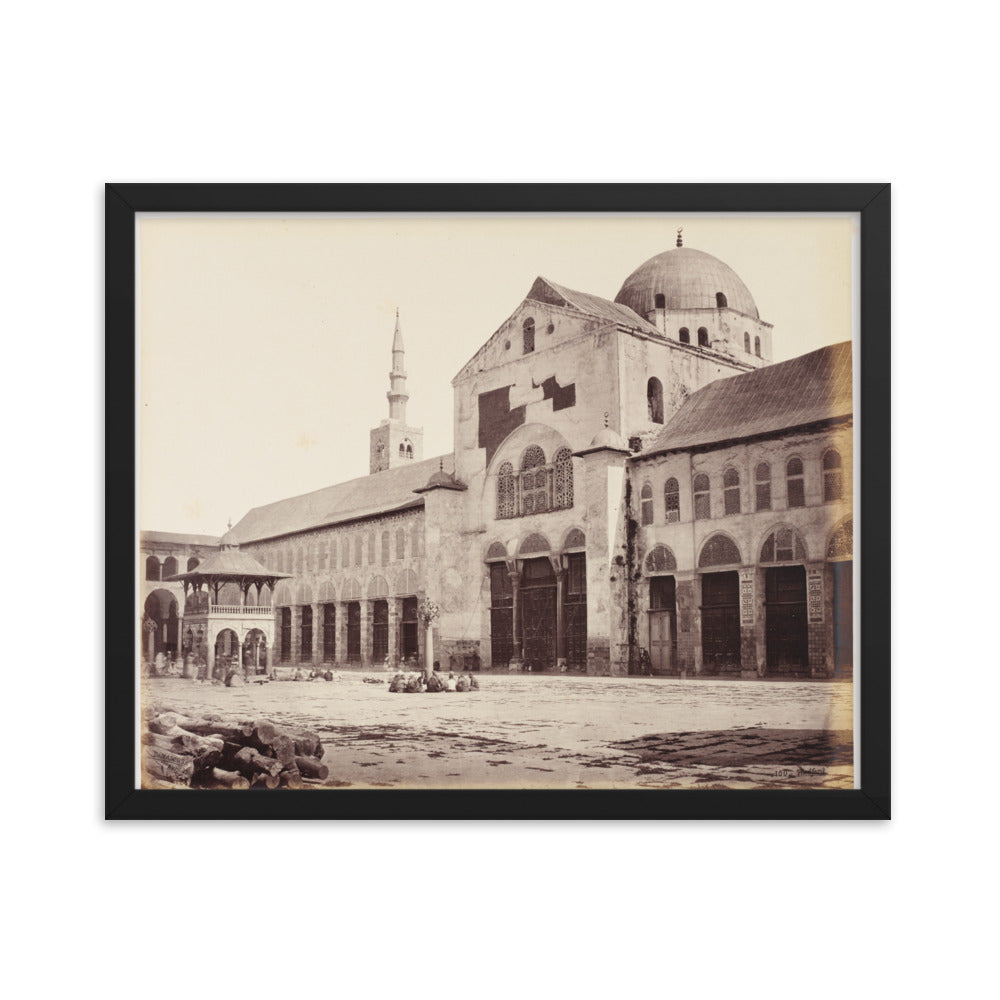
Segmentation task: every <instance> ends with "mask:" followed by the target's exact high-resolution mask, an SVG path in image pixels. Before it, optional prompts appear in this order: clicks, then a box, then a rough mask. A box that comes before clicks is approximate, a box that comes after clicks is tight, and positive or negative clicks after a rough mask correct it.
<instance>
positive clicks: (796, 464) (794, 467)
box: [785, 458, 806, 507]
mask: <svg viewBox="0 0 1000 1000" xmlns="http://www.w3.org/2000/svg"><path fill="white" fill-rule="evenodd" d="M785 480H786V482H787V483H788V506H789V507H805V505H806V484H805V475H804V473H803V469H802V459H801V458H790V459H789V460H788V465H787V466H786V467H785Z"/></svg>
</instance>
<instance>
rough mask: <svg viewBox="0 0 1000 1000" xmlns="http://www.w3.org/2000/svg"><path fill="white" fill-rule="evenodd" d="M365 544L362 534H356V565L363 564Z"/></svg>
mask: <svg viewBox="0 0 1000 1000" xmlns="http://www.w3.org/2000/svg"><path fill="white" fill-rule="evenodd" d="M363 544H364V542H363V540H362V538H361V536H360V535H355V536H354V565H355V566H360V565H361V546H362V545H363Z"/></svg>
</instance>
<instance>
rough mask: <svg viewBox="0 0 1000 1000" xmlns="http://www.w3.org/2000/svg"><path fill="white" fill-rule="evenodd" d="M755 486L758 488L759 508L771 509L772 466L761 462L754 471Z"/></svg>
mask: <svg viewBox="0 0 1000 1000" xmlns="http://www.w3.org/2000/svg"><path fill="white" fill-rule="evenodd" d="M754 486H755V487H756V490H757V510H770V509H771V466H770V465H768V464H767V462H761V463H760V464H759V465H758V466H757V468H756V470H755V471H754Z"/></svg>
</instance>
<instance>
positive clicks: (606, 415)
mask: <svg viewBox="0 0 1000 1000" xmlns="http://www.w3.org/2000/svg"><path fill="white" fill-rule="evenodd" d="M604 426H605V427H607V426H608V411H607V410H605V411H604Z"/></svg>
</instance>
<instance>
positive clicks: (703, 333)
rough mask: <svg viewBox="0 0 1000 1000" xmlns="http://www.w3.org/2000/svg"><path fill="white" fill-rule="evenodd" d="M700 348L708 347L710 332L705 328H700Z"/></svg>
mask: <svg viewBox="0 0 1000 1000" xmlns="http://www.w3.org/2000/svg"><path fill="white" fill-rule="evenodd" d="M698 346H699V347H708V330H707V329H705V327H703V326H699V327H698Z"/></svg>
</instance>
